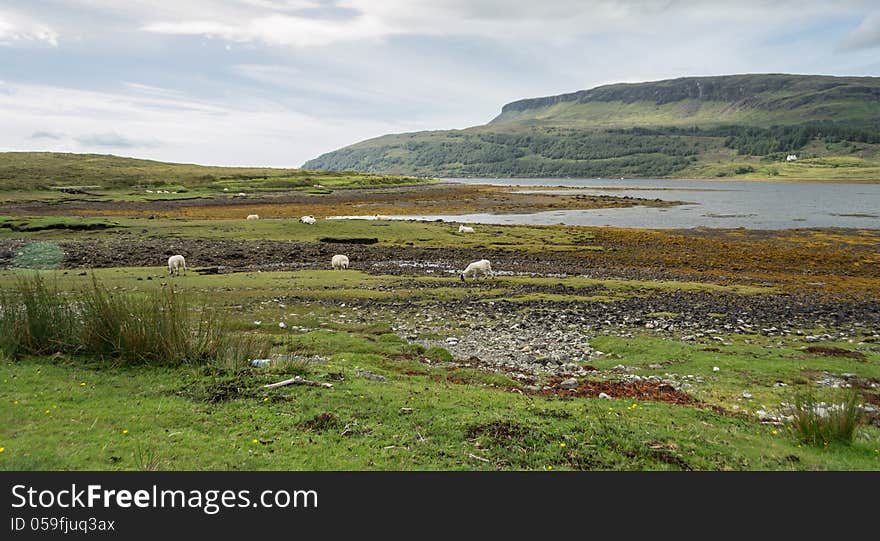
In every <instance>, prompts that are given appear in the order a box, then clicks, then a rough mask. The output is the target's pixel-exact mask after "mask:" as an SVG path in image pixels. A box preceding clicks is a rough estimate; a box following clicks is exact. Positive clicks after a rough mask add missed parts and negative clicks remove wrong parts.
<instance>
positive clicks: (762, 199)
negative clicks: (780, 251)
mask: <svg viewBox="0 0 880 541" xmlns="http://www.w3.org/2000/svg"><path fill="white" fill-rule="evenodd" d="M444 180H448V181H452V182H463V183H468V184H491V185H496V186H547V187H548V191H551V192H552V191H553V190H552V188H553V187H559V186H563V187H577V188H579V190H578V191H579V192H580V193H584V194H590V195H615V196H620V197H623V196H627V195H628V196H631V197H639V198H645V199H664V200H669V201H686V202H688V204H684V205H678V206H675V207H667V208H650V207H631V208H622V209H597V210H566V211H549V212H538V213H534V214H490V213H486V214H461V215H454V216H453V215H411V216H393V218H401V219H402V218H410V219H412V218H415V219H424V220H436V219H438V218H439V219H443V220H446V221H456V222H472V223H492V224H567V225H590V226H616V227H637V228H661V229H678V228H693V227H712V228H735V227H745V228H748V229H794V228H803V227H847V228H863V229H880V184H840V183H819V182H772V181H750V182H743V181H712V180H691V181H688V180H660V179H658V180H610V179H550V178H545V179H540V178H539V179H444ZM566 193H572V192H570V191H566Z"/></svg>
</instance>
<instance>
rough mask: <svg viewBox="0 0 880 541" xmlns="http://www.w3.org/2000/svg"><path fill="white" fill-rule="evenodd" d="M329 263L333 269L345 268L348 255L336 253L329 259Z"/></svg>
mask: <svg viewBox="0 0 880 541" xmlns="http://www.w3.org/2000/svg"><path fill="white" fill-rule="evenodd" d="M330 264H331V265H332V266H333V270H339V269H347V268H348V257H347V256H344V255H339V254H336V255H334V256H333V259H331V260H330Z"/></svg>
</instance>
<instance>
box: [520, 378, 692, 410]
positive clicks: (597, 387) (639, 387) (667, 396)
mask: <svg viewBox="0 0 880 541" xmlns="http://www.w3.org/2000/svg"><path fill="white" fill-rule="evenodd" d="M561 381H562V378H554V379H552V380H551V381H550V385H549V386H550V387H551V389H544V390H541V391H533V392H530V393H529V394H538V395H542V396H583V397H586V398H597V397H598V396H599V394H600V393H605V394H607V395H608V396H610V397H611V398H616V399H620V398H627V399H633V400H649V401H653V402H666V403H669V404H680V405H689V406H691V405H701V404H702V402H700V401H699V400H697V399H696V398H694V397H692V396H690V395H689V394H687V393H684V392H682V391H679V390H676V389H675V388H674V387H673V386H672V385H669V384H668V383H657V382H652V381H632V382H622V381H592V380H587V381H581V382H580V383H579V384H578V386H577V388H576V389H562V388H560V387H559V383H560V382H561Z"/></svg>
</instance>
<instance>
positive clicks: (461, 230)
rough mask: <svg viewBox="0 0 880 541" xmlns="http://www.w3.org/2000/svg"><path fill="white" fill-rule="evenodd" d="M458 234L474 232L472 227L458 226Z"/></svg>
mask: <svg viewBox="0 0 880 541" xmlns="http://www.w3.org/2000/svg"><path fill="white" fill-rule="evenodd" d="M458 232H459V233H473V232H474V228H473V227H467V226H464V225H460V226H458Z"/></svg>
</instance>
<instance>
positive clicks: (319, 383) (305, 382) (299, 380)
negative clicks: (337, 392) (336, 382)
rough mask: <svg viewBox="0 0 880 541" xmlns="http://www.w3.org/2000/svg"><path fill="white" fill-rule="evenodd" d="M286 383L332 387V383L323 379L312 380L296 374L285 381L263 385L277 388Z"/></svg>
mask: <svg viewBox="0 0 880 541" xmlns="http://www.w3.org/2000/svg"><path fill="white" fill-rule="evenodd" d="M285 385H309V386H312V387H324V388H325V389H332V388H333V384H332V383H324V382H322V381H312V380H309V379H302V378H301V377H300V376H296V377H293V378H290V379H286V380H284V381H279V382H278V383H270V384H268V385H263V388H264V389H275V388H276V387H284V386H285Z"/></svg>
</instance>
